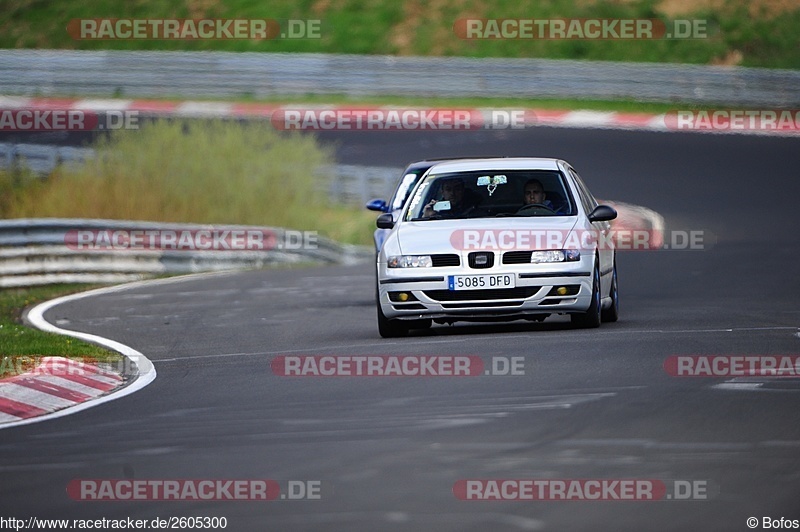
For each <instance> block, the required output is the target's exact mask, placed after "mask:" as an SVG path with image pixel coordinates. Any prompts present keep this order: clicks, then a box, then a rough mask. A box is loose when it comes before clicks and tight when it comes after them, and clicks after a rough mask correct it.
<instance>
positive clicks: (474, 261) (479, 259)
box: [467, 251, 494, 269]
mask: <svg viewBox="0 0 800 532" xmlns="http://www.w3.org/2000/svg"><path fill="white" fill-rule="evenodd" d="M467 261H468V262H469V267H470V268H476V269H481V268H491V267H492V266H494V253H492V252H491V251H473V252H472V253H470V254H469V255H467Z"/></svg>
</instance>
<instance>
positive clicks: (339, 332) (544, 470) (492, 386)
mask: <svg viewBox="0 0 800 532" xmlns="http://www.w3.org/2000/svg"><path fill="white" fill-rule="evenodd" d="M321 138H322V139H323V140H324V141H326V142H335V143H336V146H337V152H338V158H339V161H340V162H342V163H345V164H369V165H380V166H385V165H396V166H398V167H399V166H402V165H403V164H404V163H406V162H408V161H410V160H413V159H418V158H424V157H432V156H455V155H465V154H466V155H469V154H497V155H542V156H554V157H563V158H564V159H566V160H568V161H569V162H571V163H572V164H573V165H575V167H576V168H577V169H578V171H579V172H581V174H582V176H583V178H584V179H585V180H586V182H587V184H588V185H589V187H590V188H591V189H592V191H593V192H594V193H595V195H596V196H598V197H601V198H606V199H613V200H618V201H626V202H630V203H635V204H639V205H644V206H647V207H650V208H652V209H654V210H656V211H658V212H660V213H661V214H662V215H663V216H664V217H665V219H666V220H667V223H668V228H671V229H683V230H702V231H704V232H705V233H704V234H705V235H707V236H708V239H707V244H706V249H704V250H692V251H678V250H671V249H670V250H661V251H648V252H644V251H629V252H626V253H623V254H620V255H619V258H618V263H619V275H620V290H621V317H620V321H619V322H618V323H614V324H604V325H603V326H602V327H601V328H600V329H597V330H572V329H570V327H569V325H568V323H567V321H566V320H565V319H564V318H551V319H548V320H547V321H546V322H544V323H542V324H533V323H527V322H515V323H511V324H502V325H497V324H493V325H470V324H457V325H455V326H452V327H446V326H435V327H434V328H433V329H431V330H430V331H426V332H422V333H416V334H413V335H412V336H410V337H409V338H405V339H399V340H382V339H380V338H379V337H378V334H377V328H376V323H375V305H374V299H373V298H374V285H373V283H374V274H373V271H372V267H371V266H369V265H364V266H357V267H335V268H304V269H297V270H267V271H254V272H247V273H239V274H224V275H215V276H205V277H196V278H193V279H190V280H184V281H180V282H174V283H168V284H161V285H158V286H145V287H139V288H136V289H131V290H127V291H123V292H120V293H117V294H109V295H104V296H98V297H93V298H87V299H83V300H80V301H76V302H74V303H69V304H65V305H61V306H58V307H56V308H54V309H53V310H51V311H49V312H48V313H47V314H46V317H47V318H48V320H49V321H51V322H53V323H57V324H59V326H61V327H64V328H69V329H74V330H80V331H86V332H91V333H94V334H99V335H102V336H106V337H109V338H112V339H114V340H117V341H120V342H123V343H125V344H128V345H130V346H132V347H133V348H135V349H137V350H139V351H141V352H143V353H144V354H145V355H147V357H148V358H150V359H151V360H152V361H153V362H154V364H155V366H156V369H157V371H158V377H157V379H156V380H155V382H153V383H152V384H151V385H149V386H148V387H146V388H144V389H143V390H141V391H139V392H138V393H136V394H134V395H132V396H129V397H125V398H122V399H120V400H117V401H112V402H110V403H106V404H103V405H100V406H98V407H96V408H91V409H89V410H86V411H84V412H80V413H78V414H75V415H73V416H68V417H65V418H60V419H55V420H51V421H47V422H43V423H36V424H33V425H28V426H23V427H17V428H12V429H8V430H2V431H0V475H2V476H1V477H0V478H2V482H0V507H2V510H3V511H2V512H0V513H2V514H3V515H16V516H17V517H19V518H25V517H27V516H30V515H33V516H37V517H40V518H61V519H63V518H70V519H88V518H100V517H107V518H122V517H132V518H134V519H152V518H154V517H161V518H167V517H170V516H179V517H180V516H224V517H226V518H227V520H228V530H237V531H238V530H355V531H372V530H437V531H439V530H441V531H466V530H469V531H484V530H587V529H592V530H609V531H620V530H631V531H639V530H687V531H688V530H703V531H711V530H747V529H748V528H747V525H746V520H747V518H748V517H756V518H757V519H758V520H759V521H761V519H762V518H763V517H771V518H774V519H779V518H781V517H785V518H787V519H800V424H798V419H800V417H798V409H799V408H800V381H798V380H796V379H792V378H765V377H759V378H751V379H744V380H742V379H740V380H739V381H738V382H739V383H742V382H744V385H742V384H730V383H729V384H727V385H725V383H726V379H722V378H703V377H694V378H676V377H672V376H670V375H668V374H667V372H666V371H665V370H664V367H663V364H664V361H665V359H666V358H667V357H669V356H671V355H797V354H800V304H798V299H800V278H799V277H798V275H797V273H798V266H797V265H798V264H800V249H799V248H798V243H800V239H798V236H797V227H798V223H797V212H798V210H797V205H798V198H800V179H798V170H797V169H798V167H800V139H798V138H778V137H767V136H743V135H711V134H684V133H642V132H624V131H602V130H572V129H550V128H540V129H532V130H525V131H502V132H486V131H483V132H450V133H447V132H431V133H428V134H420V133H412V132H394V133H384V134H378V133H364V132H353V133H346V134H345V133H338V134H333V133H329V134H325V135H321ZM281 354H287V355H327V354H333V355H367V354H378V355H434V354H436V355H478V356H481V357H491V356H504V357H524V369H525V375H517V376H477V377H466V378H463V377H424V378H422V377H418V378H408V377H406V378H400V377H396V378H389V377H385V378H376V377H373V378H370V377H331V378H313V377H281V376H277V375H275V374H274V373H273V372H272V371H271V369H270V362H271V360H272V359H273V358H274V357H276V356H278V355H281ZM757 383H758V384H760V385H756V384H757ZM721 384H722V385H723V386H718V385H721ZM254 478H262V479H274V480H276V481H278V483H279V484H280V486H281V489H282V491H283V490H284V487H285V486H286V485H287V483H288V481H290V480H316V481H320V483H321V498H320V499H319V500H302V501H295V500H275V501H271V502H262V501H236V502H230V501H226V502H195V501H192V502H186V501H180V502H175V501H139V502H91V501H88V502H87V501H75V500H73V499H71V498H70V497H69V496H68V495H67V492H66V487H67V485H68V483H69V482H70V481H71V480H73V479H254ZM461 479H662V480H665V481H666V480H676V479H682V480H689V481H705V482H706V486H707V491H708V497H707V499H706V500H689V501H678V500H661V501H636V502H631V501H463V500H459V499H457V498H456V497H455V496H454V494H453V486H454V484H455V483H456V482H457V481H458V480H461Z"/></svg>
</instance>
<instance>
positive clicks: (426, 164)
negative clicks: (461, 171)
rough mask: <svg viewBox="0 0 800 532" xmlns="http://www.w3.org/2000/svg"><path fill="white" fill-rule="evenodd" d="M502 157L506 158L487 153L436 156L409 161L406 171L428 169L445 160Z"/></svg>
mask: <svg viewBox="0 0 800 532" xmlns="http://www.w3.org/2000/svg"><path fill="white" fill-rule="evenodd" d="M500 158H504V157H497V156H495V155H487V156H481V155H477V156H476V155H471V156H464V157H435V158H431V159H423V160H421V161H414V162H411V163H408V165H406V173H408V171H409V170H421V169H425V170H427V169H428V168H430V167H431V166H434V165H436V164H441V163H444V162H455V161H466V160H473V159H500Z"/></svg>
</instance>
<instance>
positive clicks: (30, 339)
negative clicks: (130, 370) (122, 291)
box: [0, 284, 122, 378]
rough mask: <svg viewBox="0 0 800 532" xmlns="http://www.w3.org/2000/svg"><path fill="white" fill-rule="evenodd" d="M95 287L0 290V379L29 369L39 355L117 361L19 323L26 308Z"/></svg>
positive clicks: (91, 347) (106, 352)
mask: <svg viewBox="0 0 800 532" xmlns="http://www.w3.org/2000/svg"><path fill="white" fill-rule="evenodd" d="M90 288H97V286H86V285H77V284H61V285H51V286H41V287H34V288H4V289H2V290H0V378H2V377H8V376H10V375H13V374H16V373H21V372H24V371H27V370H29V369H32V368H33V367H34V366H35V363H36V359H38V358H39V357H43V356H63V357H67V358H81V359H92V360H96V361H98V362H109V363H118V362H120V361H121V360H122V355H120V354H119V353H116V352H114V351H109V350H108V349H104V348H102V347H99V346H96V345H94V344H90V343H87V342H83V341H81V340H78V339H76V338H70V337H69V336H62V335H59V334H53V333H47V332H44V331H40V330H38V329H34V328H32V327H27V326H25V325H22V313H23V311H24V309H25V308H26V307H29V306H33V305H35V304H37V303H42V302H44V301H47V300H49V299H53V298H56V297H59V296H63V295H67V294H72V293H75V292H82V291H84V290H88V289H90Z"/></svg>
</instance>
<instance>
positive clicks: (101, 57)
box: [0, 50, 800, 107]
mask: <svg viewBox="0 0 800 532" xmlns="http://www.w3.org/2000/svg"><path fill="white" fill-rule="evenodd" d="M798 86H800V71H794V70H773V69H762V68H742V67H722V66H704V65H679V64H655V63H617V62H599V61H598V62H594V61H573V60H547V59H499V58H483V59H480V58H455V57H447V58H441V57H395V56H366V55H364V56H362V55H339V54H289V53H232V52H128V51H100V52H94V51H72V50H2V51H0V94H16V95H39V96H67V95H78V96H106V97H109V96H114V97H176V96H178V95H180V97H207V98H208V97H212V98H213V97H224V98H237V97H255V98H265V97H274V96H287V95H305V94H346V95H350V96H355V97H359V96H367V95H369V96H381V95H399V96H440V97H465V96H479V97H490V98H496V97H520V98H550V97H559V98H591V99H635V100H641V101H656V102H689V103H703V104H725V105H760V106H775V107H778V106H780V107H796V106H798V105H800V91H798V90H797V87H798Z"/></svg>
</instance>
